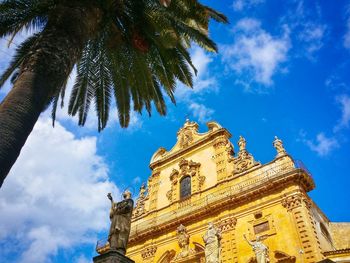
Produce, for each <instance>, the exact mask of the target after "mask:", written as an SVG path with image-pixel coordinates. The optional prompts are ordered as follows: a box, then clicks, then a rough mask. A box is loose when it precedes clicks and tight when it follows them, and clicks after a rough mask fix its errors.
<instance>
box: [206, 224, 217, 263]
mask: <svg viewBox="0 0 350 263" xmlns="http://www.w3.org/2000/svg"><path fill="white" fill-rule="evenodd" d="M220 240H221V232H220V230H219V229H218V228H216V227H215V226H214V224H213V223H212V222H210V223H209V224H208V230H207V232H206V233H205V235H204V236H203V241H204V243H205V262H206V263H219V262H220Z"/></svg>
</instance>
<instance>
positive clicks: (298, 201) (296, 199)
mask: <svg viewBox="0 0 350 263" xmlns="http://www.w3.org/2000/svg"><path fill="white" fill-rule="evenodd" d="M303 203H304V204H305V206H306V207H307V208H310V207H311V203H310V201H309V200H308V199H307V198H305V197H304V196H302V195H300V194H296V195H292V196H286V195H284V196H283V199H282V205H283V206H284V207H285V208H286V209H287V210H288V211H292V210H293V209H295V208H297V207H301V206H302V204H303Z"/></svg>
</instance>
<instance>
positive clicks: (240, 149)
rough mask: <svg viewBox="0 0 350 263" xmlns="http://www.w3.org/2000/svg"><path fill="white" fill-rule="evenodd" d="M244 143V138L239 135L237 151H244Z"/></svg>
mask: <svg viewBox="0 0 350 263" xmlns="http://www.w3.org/2000/svg"><path fill="white" fill-rule="evenodd" d="M246 145H247V142H246V140H245V139H244V138H243V137H242V136H239V140H238V146H239V151H240V152H242V151H245V150H246Z"/></svg>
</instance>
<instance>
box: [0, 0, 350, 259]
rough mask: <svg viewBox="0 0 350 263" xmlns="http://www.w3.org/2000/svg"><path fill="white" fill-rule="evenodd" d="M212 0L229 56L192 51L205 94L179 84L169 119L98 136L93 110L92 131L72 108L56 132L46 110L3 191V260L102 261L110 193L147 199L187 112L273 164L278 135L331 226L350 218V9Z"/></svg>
mask: <svg viewBox="0 0 350 263" xmlns="http://www.w3.org/2000/svg"><path fill="white" fill-rule="evenodd" d="M204 2H206V3H207V4H208V5H211V6H213V7H214V8H216V9H218V10H221V11H223V12H224V13H225V14H226V15H227V16H228V17H229V20H230V24H229V25H222V24H217V23H215V22H212V23H211V25H210V34H211V36H212V38H213V39H214V40H215V41H216V42H217V43H218V45H219V54H209V53H206V52H204V51H202V50H201V49H199V48H198V47H193V48H192V50H191V53H192V56H193V60H194V63H195V65H196V66H197V68H198V70H199V74H198V76H197V77H196V79H195V87H194V89H193V90H189V89H186V88H185V87H183V86H181V85H179V86H178V89H177V92H176V97H177V105H176V106H175V105H172V104H170V103H168V115H167V116H166V117H160V116H158V115H157V113H154V114H153V115H152V117H151V118H149V117H148V116H147V114H143V115H142V116H140V115H137V114H133V115H132V121H131V125H130V127H129V128H128V129H121V128H120V127H119V126H118V122H117V119H116V118H117V114H116V111H115V109H113V113H112V118H111V120H110V123H109V125H108V127H107V128H106V129H105V130H104V131H103V132H102V133H97V132H96V126H97V125H96V119H95V117H94V116H93V112H92V114H91V115H90V118H89V119H88V123H87V125H86V127H84V128H81V127H78V126H77V121H76V120H75V119H72V118H71V117H69V116H67V115H66V113H65V111H66V109H63V110H60V111H59V113H58V121H57V123H56V127H55V128H54V129H53V128H52V127H51V124H50V119H49V113H48V112H46V113H43V114H42V116H41V118H40V120H39V121H38V124H37V125H36V127H35V129H34V131H33V133H32V135H31V136H30V138H29V139H28V142H27V144H26V146H25V147H24V149H23V151H22V153H21V156H20V158H19V159H18V162H17V164H16V165H15V166H14V168H13V170H12V171H11V174H10V175H9V177H8V179H6V181H5V184H4V186H3V188H2V189H1V191H0V214H1V217H0V258H1V262H79V263H83V262H90V260H91V257H92V256H93V255H94V246H95V242H96V240H97V239H98V238H101V237H103V236H105V235H106V231H107V228H108V226H109V219H108V205H109V203H108V200H107V198H106V193H108V192H109V191H112V192H113V193H114V196H116V197H120V192H121V191H122V190H124V189H125V188H130V189H131V190H132V191H133V192H134V193H135V194H137V193H138V188H139V187H140V185H141V183H142V182H144V181H146V180H147V178H148V176H149V175H150V170H149V168H148V164H149V160H150V158H151V156H152V154H153V153H154V152H155V151H156V150H157V149H158V148H159V147H160V146H163V147H165V148H167V149H170V148H171V147H172V146H173V145H174V144H175V142H176V132H177V131H178V129H179V128H180V127H181V126H182V125H183V123H184V121H185V119H186V116H189V118H190V119H191V120H194V121H197V122H199V123H200V129H201V130H202V131H205V130H206V127H205V122H206V121H209V120H216V121H218V122H219V123H220V124H221V125H222V126H224V127H225V128H227V129H228V130H229V131H230V132H231V133H232V135H233V138H232V140H231V141H232V142H233V143H234V145H235V147H236V148H237V140H238V138H239V135H243V136H244V137H245V138H246V140H247V148H248V150H249V151H250V152H251V153H252V154H253V155H254V157H255V159H257V160H260V161H261V162H262V163H265V162H268V161H270V160H272V159H273V157H274V155H275V152H274V149H273V147H272V141H273V138H274V136H275V135H277V136H278V137H280V138H281V139H282V140H283V142H284V145H285V147H286V149H287V151H288V152H289V153H290V154H291V155H292V156H293V157H294V158H295V159H299V160H302V161H303V162H304V164H305V165H306V166H307V168H308V169H309V170H310V171H311V173H312V174H313V177H314V180H315V182H316V189H315V190H313V191H312V192H311V193H310V196H311V197H312V198H313V200H314V201H315V202H316V203H317V204H318V205H319V207H320V208H321V210H322V211H323V212H324V213H325V214H326V215H327V216H328V217H329V219H330V220H331V221H337V222H342V221H343V222H344V221H350V203H349V200H350V191H349V187H348V184H349V183H350V179H349V172H348V171H349V170H350V161H349V156H350V143H349V139H350V137H349V128H350V126H349V124H350V77H349V76H350V74H349V71H350V2H349V1H302V0H286V1H277V0H234V1H233V0H229V1H228V0H227V1H226V0H222V1H208V0H207V1H204ZM20 41H21V38H17V39H16V40H15V42H16V43H17V44H18V43H20ZM16 43H15V44H16ZM15 44H14V45H15ZM14 45H12V47H13V46H14ZM0 50H1V51H0V70H3V68H4V67H5V66H6V64H7V63H8V60H9V58H10V55H11V54H12V52H13V51H12V49H11V48H10V49H7V46H6V40H1V42H0ZM73 79H74V74H73V76H72V78H71V80H70V85H71V84H72V83H73ZM9 87H10V86H9V85H8V84H7V86H6V87H5V88H4V89H3V90H2V91H0V99H2V98H3V97H4V96H5V94H6V92H7V91H8V90H9ZM67 99H68V98H67Z"/></svg>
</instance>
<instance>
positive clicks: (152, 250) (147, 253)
mask: <svg viewBox="0 0 350 263" xmlns="http://www.w3.org/2000/svg"><path fill="white" fill-rule="evenodd" d="M156 252H157V247H156V246H150V247H147V248H145V249H144V250H143V251H142V252H141V256H142V258H143V259H144V260H145V259H149V258H152V257H154V255H155V254H156Z"/></svg>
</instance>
